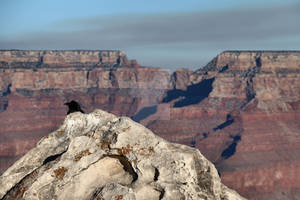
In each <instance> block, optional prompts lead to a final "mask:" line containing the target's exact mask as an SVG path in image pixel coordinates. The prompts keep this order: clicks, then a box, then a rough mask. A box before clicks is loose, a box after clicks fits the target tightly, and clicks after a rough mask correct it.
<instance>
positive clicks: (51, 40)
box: [0, 3, 300, 51]
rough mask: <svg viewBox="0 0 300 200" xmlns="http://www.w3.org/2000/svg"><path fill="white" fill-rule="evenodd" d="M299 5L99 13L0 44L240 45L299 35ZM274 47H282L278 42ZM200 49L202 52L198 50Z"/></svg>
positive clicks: (93, 46) (108, 46)
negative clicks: (95, 15) (196, 10)
mask: <svg viewBox="0 0 300 200" xmlns="http://www.w3.org/2000/svg"><path fill="white" fill-rule="evenodd" d="M299 11H300V3H297V4H293V5H292V4H290V5H287V6H281V7H269V8H266V7H262V8H249V9H246V8H243V9H235V10H234V9H232V10H222V11H218V12H217V11H214V12H191V13H184V12H182V13H161V14H157V15H154V14H151V15H142V14H140V15H119V16H104V17H101V16H99V17H94V18H86V19H77V20H69V21H65V22H60V23H59V24H58V25H57V26H55V27H53V29H54V30H57V31H53V32H34V33H28V34H24V35H22V36H19V37H18V38H14V39H13V40H11V41H8V40H5V41H4V40H1V39H0V48H24V49H31V48H35V49H72V48H77V49H99V48H100V49H127V48H128V49H130V48H142V47H145V48H147V47H151V48H153V49H155V46H156V45H159V46H161V45H165V46H166V47H167V46H170V47H171V46H172V45H174V44H176V45H177V46H178V44H179V46H180V44H182V45H183V46H184V45H185V46H186V45H188V44H193V45H195V44H196V45H199V46H203V45H205V46H207V45H211V46H214V47H217V46H218V45H219V46H220V47H225V48H226V47H227V48H233V49H235V48H239V47H240V46H241V45H240V44H243V46H247V44H249V46H251V44H253V43H256V44H261V46H257V48H264V44H265V43H264V41H266V40H275V41H276V40H278V41H279V43H280V44H281V45H282V43H283V42H282V41H285V40H289V39H290V38H297V37H298V36H299V35H300V26H299V21H300V12H299ZM278 48H279V49H280V48H282V49H284V48H286V47H285V46H280V45H279V46H278ZM202 51H205V49H203V50H202Z"/></svg>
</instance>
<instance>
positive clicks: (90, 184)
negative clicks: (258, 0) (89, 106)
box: [0, 110, 244, 200]
mask: <svg viewBox="0 0 300 200" xmlns="http://www.w3.org/2000/svg"><path fill="white" fill-rule="evenodd" d="M0 199H3V200H5V199H30V200H31V199H32V200H38V199H66V200H68V199H83V200H93V199H95V200H110V199H113V200H121V199H128V200H131V199H132V200H134V199H136V200H143V199H145V200H152V199H153V200H156V199H157V200H159V199H164V200H169V199H172V200H173V199H174V200H176V199H178V200H192V199H195V200H196V199H197V200H199V199H213V200H227V199H228V200H239V199H244V198H243V197H241V196H239V195H238V194H237V193H236V192H235V191H233V190H231V189H229V188H227V187H226V186H225V185H223V184H222V183H221V181H220V178H219V176H218V172H217V170H216V169H215V167H214V165H213V164H212V163H210V162H209V161H208V160H207V159H206V158H205V157H204V156H203V155H202V154H201V153H200V151H199V150H197V149H194V148H191V147H188V146H185V145H180V144H174V143H169V142H167V141H166V140H164V139H162V138H160V137H158V136H156V135H155V134H153V133H152V132H151V131H150V130H149V129H147V128H145V127H144V126H142V125H140V124H138V123H136V122H134V121H132V120H131V119H129V118H127V117H116V116H114V115H112V114H109V113H107V112H105V111H102V110H95V111H94V112H92V113H90V114H82V113H79V112H77V113H72V114H70V115H68V116H67V117H66V119H65V121H64V123H63V125H62V126H61V127H60V128H59V129H58V130H56V131H55V132H52V133H50V134H49V135H48V136H46V137H44V138H42V139H41V140H40V141H39V142H38V144H37V145H36V147H35V148H33V149H32V150H30V151H29V152H28V153H27V154H26V155H25V156H23V157H22V158H21V159H19V160H18V161H17V162H16V163H15V164H14V165H13V166H12V167H10V168H9V169H8V170H7V171H6V172H4V173H3V175H2V176H1V177H0Z"/></svg>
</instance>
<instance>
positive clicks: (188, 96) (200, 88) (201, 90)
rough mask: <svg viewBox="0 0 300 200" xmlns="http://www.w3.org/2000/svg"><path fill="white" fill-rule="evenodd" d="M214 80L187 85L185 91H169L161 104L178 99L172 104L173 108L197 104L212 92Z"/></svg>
mask: <svg viewBox="0 0 300 200" xmlns="http://www.w3.org/2000/svg"><path fill="white" fill-rule="evenodd" d="M214 79H215V78H210V79H205V80H203V81H200V82H199V83H197V84H193V85H189V86H187V89H186V90H185V91H184V90H179V89H174V90H169V91H167V96H166V97H165V98H163V100H162V102H163V103H168V102H170V101H172V100H175V99H178V98H180V99H179V100H177V101H176V102H175V103H174V107H184V106H189V105H193V104H198V103H200V102H201V101H202V100H203V99H205V98H207V97H208V95H209V93H210V92H211V91H212V89H213V88H212V84H213V82H214Z"/></svg>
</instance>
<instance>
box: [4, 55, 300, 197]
mask: <svg viewBox="0 0 300 200" xmlns="http://www.w3.org/2000/svg"><path fill="white" fill-rule="evenodd" d="M9 52H10V51H8V52H5V51H2V54H5V55H6V57H3V56H2V57H1V56H0V57H1V59H2V60H1V68H0V70H1V73H0V77H1V78H0V88H1V92H0V95H1V98H0V137H1V140H0V143H1V144H0V153H1V155H0V165H1V166H0V167H1V168H2V169H5V168H7V167H8V166H9V165H10V164H12V163H13V162H14V161H15V160H16V159H17V158H19V157H20V156H22V155H23V154H24V153H26V152H27V151H28V150H29V149H31V148H32V147H33V145H34V144H35V143H36V142H37V141H38V140H39V139H40V138H41V137H42V136H45V135H46V134H47V133H49V132H51V131H54V130H56V129H57V128H58V127H59V125H60V124H61V122H62V121H63V119H64V117H65V114H66V113H67V110H66V108H65V107H64V106H63V103H64V102H67V101H71V100H76V101H78V102H80V104H81V105H82V106H83V110H84V111H87V112H91V111H92V110H93V109H95V108H101V109H103V110H106V111H109V112H112V113H114V114H117V115H126V116H129V117H131V118H132V119H134V120H135V121H137V122H140V123H142V124H144V125H145V126H147V127H148V128H150V129H151V130H152V131H154V132H155V133H157V134H158V135H159V136H161V137H163V138H164V139H167V140H169V141H172V142H177V143H182V144H187V145H190V146H193V147H196V148H198V149H200V151H201V152H202V153H203V154H204V155H205V156H206V157H207V158H208V159H209V160H210V161H211V162H213V163H214V164H215V165H216V167H217V169H218V171H219V172H220V174H221V178H222V180H223V181H224V183H225V184H227V185H229V186H230V187H232V188H234V189H236V190H237V191H238V192H240V193H241V194H242V195H243V196H245V197H247V198H249V199H297V198H298V197H299V196H300V185H299V181H298V175H297V174H299V172H300V160H299V156H298V155H299V152H300V140H299V135H300V123H299V119H300V81H299V80H300V71H299V70H300V52H299V51H283V52H280V51H226V52H223V53H221V54H220V55H218V56H217V57H216V58H214V59H213V60H212V61H211V62H210V63H208V64H207V66H205V67H204V68H201V69H199V70H196V71H191V70H187V69H181V70H177V71H176V72H175V73H173V74H172V75H170V74H168V73H167V72H166V71H163V70H161V69H156V68H147V67H141V66H139V65H138V64H137V63H136V62H131V61H128V59H127V57H126V55H124V54H121V53H120V52H118V51H117V52H118V53H117V52H115V53H112V55H122V56H123V57H122V56H121V57H122V58H116V56H112V57H113V58H107V60H111V63H108V62H106V64H104V63H102V62H100V61H99V60H101V59H98V58H99V57H97V56H96V57H97V59H95V60H92V59H91V58H90V57H84V56H83V57H82V60H84V61H83V62H82V63H80V62H81V61H80V62H79V60H80V59H79V58H77V56H79V55H80V54H82V55H86V54H91V55H93V54H94V55H98V56H99V55H100V54H101V53H100V52H103V51H87V52H84V51H79V52H77V51H74V52H73V51H71V53H70V52H69V53H67V52H65V51H63V52H61V53H60V52H59V51H54V52H51V51H50V52H47V51H40V52H39V56H40V55H47V54H51V55H52V54H54V55H57V57H58V58H59V59H58V58H56V59H54V61H53V62H51V61H50V60H48V64H38V63H42V62H43V61H44V58H43V59H36V60H37V61H36V60H34V59H33V58H35V57H34V56H31V57H30V56H29V54H30V55H31V54H32V55H34V54H36V53H37V52H36V51H33V52H27V51H23V52H22V51H18V53H19V54H20V55H24V56H23V57H22V56H20V55H17V54H16V52H11V54H12V55H11V56H7V55H8V54H9ZM72 52H73V53H72ZM104 52H105V51H104ZM74 53H75V54H76V56H73V57H72V55H68V54H74ZM14 54H15V56H13V55H14ZM75 54H74V55H75ZM16 57H20V58H18V59H17V58H16ZM36 57H38V56H36ZM61 57H65V58H63V59H62V58H61ZM79 57H80V56H79ZM25 58H26V59H27V60H26V59H25ZM39 58H40V57H39ZM71 58H74V60H72V59H71ZM22 59H23V60H22ZM24 59H25V60H24ZM28 59H29V60H28ZM30 59H31V60H30ZM78 59H79V60H78ZM88 59H91V61H88ZM38 60H40V61H38ZM57 60H60V64H55V63H58V61H57ZM62 60H63V61H62ZM118 60H119V61H120V60H124V61H122V62H118ZM126 60H127V61H126ZM49 63H54V64H49ZM66 63H67V64H66ZM68 63H69V64H68ZM130 63H135V64H130ZM11 124H14V125H13V126H11Z"/></svg>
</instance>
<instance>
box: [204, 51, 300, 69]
mask: <svg viewBox="0 0 300 200" xmlns="http://www.w3.org/2000/svg"><path fill="white" fill-rule="evenodd" d="M224 67H226V68H227V69H226V71H245V70H248V69H250V68H252V67H259V68H260V72H266V73H268V72H300V51H224V52H222V53H221V54H219V55H218V56H217V57H215V58H214V59H213V60H212V61H211V62H210V63H208V64H207V66H206V68H207V69H209V70H218V71H219V70H221V69H222V68H224Z"/></svg>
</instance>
